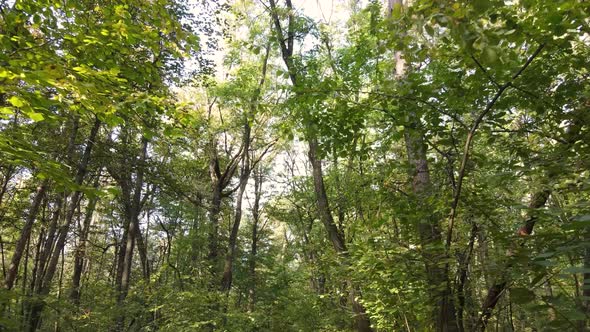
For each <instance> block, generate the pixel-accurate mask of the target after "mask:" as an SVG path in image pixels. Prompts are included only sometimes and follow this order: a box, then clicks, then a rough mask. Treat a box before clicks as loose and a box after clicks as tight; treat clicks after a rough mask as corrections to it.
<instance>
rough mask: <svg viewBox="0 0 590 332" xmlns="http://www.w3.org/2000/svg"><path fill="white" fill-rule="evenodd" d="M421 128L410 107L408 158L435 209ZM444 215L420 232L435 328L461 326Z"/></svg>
mask: <svg viewBox="0 0 590 332" xmlns="http://www.w3.org/2000/svg"><path fill="white" fill-rule="evenodd" d="M403 5H404V3H403V0H388V9H389V14H391V13H392V12H393V10H394V9H395V7H396V6H403ZM405 75H406V63H405V60H404V59H403V56H402V53H401V52H399V51H396V52H395V76H396V78H398V79H403V78H404V77H405ZM423 135H424V134H423V132H422V130H421V128H420V119H419V118H418V116H417V114H416V113H415V112H414V111H411V110H410V111H409V123H408V125H406V128H405V129H404V140H405V143H406V151H407V155H408V161H409V163H410V165H411V167H412V170H411V172H412V189H413V192H414V195H415V196H416V197H417V199H418V209H419V211H432V209H431V208H430V207H428V203H427V202H428V201H429V198H430V197H431V196H432V192H431V190H432V184H431V181H430V170H429V168H428V159H427V157H426V144H425V143H424V137H423ZM440 220H441V218H440V216H438V215H435V214H432V215H428V216H425V217H422V218H421V220H419V223H418V233H419V235H420V242H421V245H422V248H423V251H422V256H423V257H424V263H425V268H426V277H427V281H428V285H429V287H430V297H431V303H433V304H434V306H435V307H434V324H435V326H434V328H435V330H436V331H456V330H458V324H457V317H456V313H455V306H454V303H453V297H452V290H451V285H450V282H449V276H448V273H449V271H448V268H446V267H445V266H441V265H440V262H441V261H444V258H445V252H444V250H443V248H444V247H443V241H442V233H441V229H440Z"/></svg>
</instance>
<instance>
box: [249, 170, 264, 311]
mask: <svg viewBox="0 0 590 332" xmlns="http://www.w3.org/2000/svg"><path fill="white" fill-rule="evenodd" d="M261 196H262V171H261V168H260V167H258V169H257V170H256V169H255V171H254V205H253V206H252V239H251V241H252V243H251V246H250V262H249V264H248V271H249V272H250V289H249V291H248V310H249V311H250V312H253V311H254V308H255V306H256V255H257V254H258V223H259V221H260V197H261Z"/></svg>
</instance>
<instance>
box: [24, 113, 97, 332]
mask: <svg viewBox="0 0 590 332" xmlns="http://www.w3.org/2000/svg"><path fill="white" fill-rule="evenodd" d="M99 129H100V120H98V118H97V119H95V121H94V125H93V126H92V129H91V130H90V135H89V136H88V140H87V141H86V147H85V149H84V152H83V154H82V158H81V159H80V162H79V164H78V169H77V171H76V176H75V179H74V183H75V184H76V185H78V186H81V185H82V184H83V182H84V178H85V176H86V173H87V167H88V164H89V162H90V155H91V153H92V148H93V147H94V144H95V141H96V137H97V136H98V131H99ZM81 197H82V192H81V191H80V190H76V191H75V192H74V193H73V194H72V196H71V198H70V202H69V205H68V209H67V211H66V218H65V221H64V224H63V225H62V226H61V227H60V229H59V234H58V238H57V241H56V243H55V247H54V248H53V253H52V255H51V256H50V260H49V265H48V266H47V270H46V271H45V275H44V276H43V282H42V283H41V287H40V288H39V290H38V295H39V296H40V297H44V296H46V295H47V294H49V291H50V289H51V282H52V280H53V276H54V274H55V271H56V269H57V263H58V262H59V258H60V253H61V252H62V250H63V248H64V246H65V243H66V238H67V235H68V232H69V229H70V225H71V224H72V220H73V219H74V214H75V212H76V208H77V207H78V204H80V199H81ZM44 306H45V303H44V302H42V301H36V302H35V304H34V305H33V308H32V310H31V324H30V329H31V331H35V330H36V329H37V327H38V324H39V320H40V318H41V312H42V311H43V308H44Z"/></svg>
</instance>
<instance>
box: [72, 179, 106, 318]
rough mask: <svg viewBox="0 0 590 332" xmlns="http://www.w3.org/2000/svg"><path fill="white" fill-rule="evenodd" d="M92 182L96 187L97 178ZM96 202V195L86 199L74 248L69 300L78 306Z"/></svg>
mask: <svg viewBox="0 0 590 332" xmlns="http://www.w3.org/2000/svg"><path fill="white" fill-rule="evenodd" d="M99 177H100V172H99V175H98V176H97V180H96V182H95V183H94V187H95V188H97V187H98V178H99ZM97 202H98V196H93V197H91V198H90V200H89V201H88V205H87V206H86V211H85V215H84V221H83V224H82V229H81V230H80V239H79V243H78V248H76V252H75V258H74V272H73V275H72V287H71V290H70V301H72V303H73V304H74V305H75V306H76V307H78V306H79V305H80V279H81V278H82V270H83V269H84V259H85V257H86V246H87V241H88V233H89V231H90V223H91V222H92V216H93V215H94V209H95V208H96V203H97Z"/></svg>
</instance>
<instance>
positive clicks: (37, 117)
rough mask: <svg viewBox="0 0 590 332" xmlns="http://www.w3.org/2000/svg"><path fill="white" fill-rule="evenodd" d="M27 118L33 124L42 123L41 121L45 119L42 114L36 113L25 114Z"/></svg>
mask: <svg viewBox="0 0 590 332" xmlns="http://www.w3.org/2000/svg"><path fill="white" fill-rule="evenodd" d="M27 116H28V117H29V118H30V119H31V120H33V121H35V122H38V121H43V119H45V117H44V116H43V114H41V113H37V112H28V113H27Z"/></svg>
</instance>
